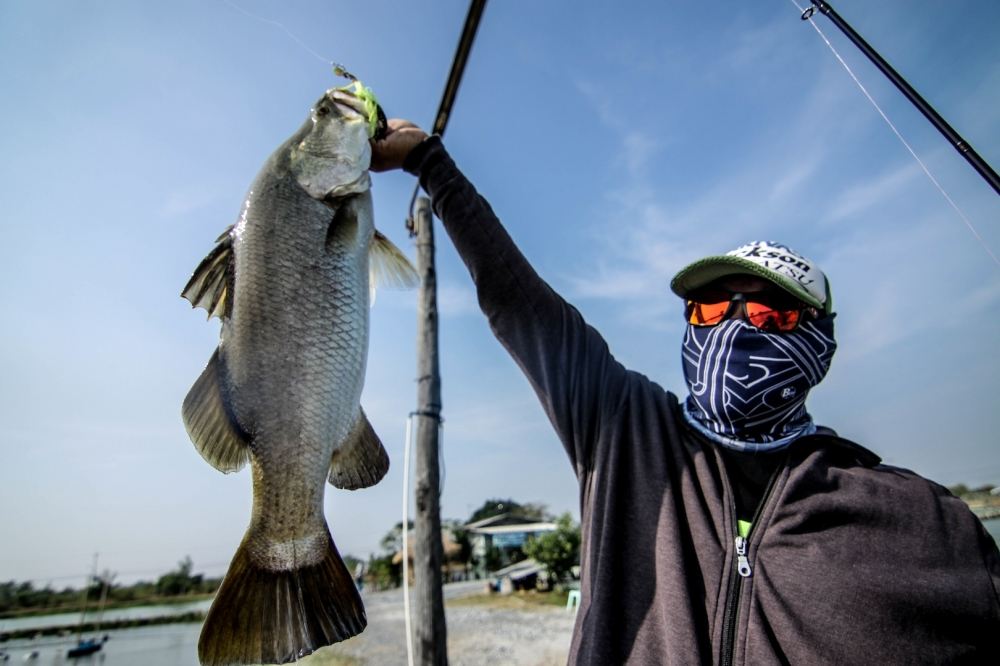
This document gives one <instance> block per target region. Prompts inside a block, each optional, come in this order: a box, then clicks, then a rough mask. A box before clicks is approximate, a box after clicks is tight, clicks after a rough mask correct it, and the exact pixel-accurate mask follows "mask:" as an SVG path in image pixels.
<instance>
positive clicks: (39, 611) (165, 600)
mask: <svg viewBox="0 0 1000 666" xmlns="http://www.w3.org/2000/svg"><path fill="white" fill-rule="evenodd" d="M213 596H215V593H214V592H210V593H205V594H185V595H181V596H169V597H165V596H163V597H161V596H151V597H145V598H142V599H129V600H128V601H112V600H110V599H109V600H108V601H107V602H106V603H105V604H104V610H117V609H121V608H136V607H138V606H177V605H180V604H192V603H196V602H198V601H204V600H205V599H211V598H212V597H213ZM82 610H83V608H82V606H81V605H80V604H79V603H72V604H58V605H54V606H46V607H43V608H22V609H18V610H15V611H7V612H5V613H0V620H9V619H14V618H22V617H37V616H39V615H56V614H59V613H79V612H80V611H82ZM96 610H97V603H96V602H94V601H90V602H88V603H87V613H93V612H95V611H96Z"/></svg>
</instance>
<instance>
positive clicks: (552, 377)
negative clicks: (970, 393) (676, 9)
mask: <svg viewBox="0 0 1000 666" xmlns="http://www.w3.org/2000/svg"><path fill="white" fill-rule="evenodd" d="M400 166H402V167H403V168H405V169H406V170H407V171H409V172H411V173H413V174H415V175H417V176H419V178H420V183H421V185H422V186H423V187H424V189H425V190H427V191H428V192H429V193H430V195H431V198H432V204H433V207H434V210H435V212H436V213H437V215H438V217H440V218H441V220H442V221H443V223H444V226H445V229H446V230H447V232H448V234H449V236H450V237H451V239H452V241H453V242H454V244H455V246H456V248H457V249H458V252H459V254H460V255H461V257H462V259H463V261H464V262H465V263H466V265H467V267H468V269H469V271H470V273H471V275H472V278H473V280H474V282H475V284H476V289H477V292H478V296H479V302H480V305H481V307H482V309H483V311H484V313H485V314H486V315H487V317H488V318H489V322H490V326H491V328H492V329H493V331H494V333H495V335H496V336H497V338H498V339H499V341H500V342H501V343H502V344H503V345H504V347H506V348H507V350H508V351H509V352H510V353H511V355H512V356H513V358H514V360H515V362H517V364H518V365H519V366H520V367H521V369H522V370H523V371H524V372H525V374H526V375H527V377H528V379H529V381H530V382H531V385H532V386H533V388H534V390H535V391H536V393H537V394H538V397H539V399H540V400H541V402H542V405H543V407H544V408H545V411H546V413H547V414H548V416H549V418H550V420H551V421H552V424H553V426H554V427H555V429H556V431H557V433H558V435H559V437H560V439H561V441H562V443H563V445H564V446H565V448H566V451H567V453H568V454H569V457H570V460H571V462H572V464H573V466H574V469H575V471H576V474H577V477H578V479H579V481H580V507H581V519H582V520H581V522H582V527H583V544H582V547H581V579H582V585H581V588H582V604H581V607H580V612H579V614H578V616H577V619H576V626H575V629H574V633H573V640H572V644H571V649H570V662H571V663H581V664H601V665H605V664H621V663H634V664H701V663H706V664H707V663H721V664H731V663H735V664H771V663H781V664H817V663H839V664H860V663H865V664H868V663H871V664H889V663H898V664H920V663H928V664H940V663H984V662H985V663H996V662H997V661H998V660H1000V598H998V588H1000V555H998V552H997V547H996V545H995V543H994V542H993V541H992V539H991V538H990V537H989V535H988V534H986V532H985V530H984V529H983V528H982V526H981V524H980V523H979V521H978V520H977V519H976V518H975V516H973V515H972V513H971V512H970V511H969V510H968V509H967V508H966V507H965V506H964V504H963V503H962V502H961V501H960V500H958V499H956V498H954V497H953V496H951V495H950V494H949V493H948V492H947V491H946V490H945V489H944V488H942V487H940V486H938V485H936V484H934V483H931V482H929V481H926V480H925V479H923V478H921V477H919V476H917V475H916V474H914V473H913V472H910V471H907V470H903V469H897V468H892V467H888V466H884V465H881V464H880V460H879V458H878V456H876V455H875V454H873V453H872V452H870V451H868V450H867V449H864V448H862V447H861V446H858V445H857V444H854V443H852V442H849V441H847V440H845V439H842V438H840V437H838V436H837V435H836V433H834V432H833V431H832V430H830V429H828V428H823V427H818V426H816V425H815V424H814V423H813V421H812V418H811V417H810V416H809V413H808V412H807V411H806V408H805V398H806V394H807V393H808V391H809V389H810V388H811V387H812V386H815V385H816V384H817V383H818V382H819V381H820V380H821V379H822V378H823V375H824V374H825V373H826V370H827V368H828V366H829V363H830V359H831V357H832V356H833V352H834V349H835V342H834V332H833V320H834V314H833V310H832V300H831V296H830V289H829V286H828V284H827V281H826V278H825V276H824V275H823V273H822V271H820V270H819V268H818V267H817V266H815V265H814V264H813V263H812V262H810V261H808V260H807V259H805V258H804V257H802V256H800V255H798V254H796V253H794V252H792V251H791V250H789V249H788V248H786V247H784V246H781V245H776V244H770V243H751V244H749V245H745V246H743V247H741V248H739V249H738V250H736V251H734V252H732V253H730V254H729V255H722V256H715V257H708V258H705V259H703V260H701V261H698V262H695V263H694V264H692V265H690V266H688V267H687V268H685V269H683V270H682V271H681V272H680V273H678V274H677V276H676V277H675V278H674V280H673V282H672V284H671V288H672V289H673V291H674V292H675V293H677V294H678V295H679V296H681V297H682V298H684V299H685V304H684V316H685V318H686V320H687V322H688V328H687V332H686V334H685V338H684V343H683V361H684V373H685V377H686V379H687V384H688V388H689V396H688V397H687V399H686V400H685V401H684V402H679V401H678V400H677V398H676V397H675V396H674V395H673V394H671V393H669V392H667V391H665V390H663V389H662V388H660V387H659V386H658V385H657V384H655V383H653V382H651V381H650V380H649V379H647V378H646V377H645V376H643V375H641V374H639V373H636V372H632V371H629V370H626V369H625V368H624V367H623V366H622V365H621V364H619V363H618V362H617V361H616V360H615V359H614V358H613V357H612V355H611V354H610V352H609V350H608V348H607V345H606V344H605V342H604V340H603V339H602V338H601V336H600V335H599V334H598V333H597V331H595V330H594V329H593V328H591V327H589V326H588V325H587V324H586V323H585V322H584V321H583V319H582V317H581V315H580V313H579V312H578V311H577V310H575V309H574V308H573V307H572V306H570V305H569V304H567V303H566V302H565V301H564V300H563V299H562V298H560V297H559V295H558V294H556V293H555V292H554V291H553V290H552V289H551V288H550V287H549V286H548V285H547V284H546V283H545V282H544V281H542V280H541V278H539V277H538V275H537V274H536V273H535V271H534V270H533V269H532V267H531V266H530V265H529V264H528V263H527V261H526V260H525V258H524V257H523V256H522V255H521V253H520V252H519V251H518V250H517V248H516V247H515V245H514V244H513V242H512V241H511V239H510V238H509V237H508V235H507V234H506V232H505V231H504V229H503V228H502V226H501V225H500V223H499V221H498V220H497V218H496V216H495V215H494V214H493V212H492V210H491V209H490V207H489V204H487V203H486V201H485V200H484V199H483V198H482V197H480V196H479V195H478V194H477V193H476V191H475V189H474V188H473V186H472V185H471V184H470V183H469V182H468V180H466V179H465V177H464V176H463V175H462V174H461V172H460V171H459V170H458V169H457V168H456V167H455V164H454V163H453V161H452V160H451V158H450V157H449V156H448V154H447V152H446V151H445V149H444V147H443V145H442V143H441V141H440V139H439V138H438V137H431V138H427V137H426V135H425V134H424V133H423V132H422V131H421V130H420V129H419V128H417V127H416V126H414V125H412V124H411V123H408V122H406V121H398V120H395V121H390V130H389V133H388V135H387V136H386V137H385V139H384V140H382V141H380V142H378V143H376V144H375V145H374V151H373V157H372V169H373V170H386V169H392V168H397V167H400Z"/></svg>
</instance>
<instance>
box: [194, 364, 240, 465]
mask: <svg viewBox="0 0 1000 666" xmlns="http://www.w3.org/2000/svg"><path fill="white" fill-rule="evenodd" d="M223 371H224V368H223V363H222V361H221V360H220V358H219V349H218V348H216V350H215V353H213V354H212V358H211V359H209V361H208V365H207V366H205V369H204V370H203V371H202V373H201V376H200V377H198V379H197V380H196V381H195V383H194V386H192V387H191V390H190V391H188V394H187V397H186V398H184V405H183V407H182V408H181V414H182V415H183V417H184V427H185V428H187V432H188V436H189V437H190V438H191V441H192V442H194V446H195V448H196V449H198V453H200V454H201V457H202V458H204V459H205V460H207V461H208V462H209V464H210V465H212V467H214V468H215V469H217V470H219V471H220V472H225V473H227V474H228V473H229V472H235V471H238V470H240V469H242V467H243V466H244V465H246V463H247V460H249V457H250V449H249V447H248V444H249V442H250V436H249V435H248V434H247V433H246V432H245V431H244V430H243V428H241V427H240V425H239V424H238V423H237V422H236V419H235V418H234V417H233V415H232V412H231V410H230V408H229V404H228V401H227V398H226V395H225V391H224V390H223V378H224V376H225V375H224V372H223Z"/></svg>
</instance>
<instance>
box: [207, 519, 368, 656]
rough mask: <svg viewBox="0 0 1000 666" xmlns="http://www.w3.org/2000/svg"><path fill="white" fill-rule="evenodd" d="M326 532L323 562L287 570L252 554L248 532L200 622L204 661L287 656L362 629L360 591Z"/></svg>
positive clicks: (316, 648) (362, 609) (330, 642)
mask: <svg viewBox="0 0 1000 666" xmlns="http://www.w3.org/2000/svg"><path fill="white" fill-rule="evenodd" d="M248 536H249V535H248ZM326 536H327V542H328V544H329V547H328V548H327V550H326V553H325V555H324V557H323V558H322V559H321V560H320V561H319V562H316V563H314V564H311V565H307V566H303V567H299V568H297V569H292V570H283V571H273V570H270V569H267V568H265V567H262V566H261V565H259V564H258V563H256V562H254V558H253V557H252V556H251V553H250V548H249V546H248V539H247V538H244V540H243V543H242V544H240V547H239V549H238V550H237V551H236V555H234V556H233V561H232V563H231V564H230V565H229V571H227V572H226V577H225V579H224V580H223V581H222V585H221V587H220V588H219V591H218V593H217V594H216V596H215V601H213V602H212V607H211V609H209V611H208V616H207V617H206V618H205V625H204V626H203V627H202V630H201V638H200V639H199V640H198V659H199V660H200V661H201V663H202V664H203V666H222V665H223V664H284V663H288V662H292V661H296V660H297V659H301V658H302V657H304V656H305V655H307V654H310V653H312V652H315V651H316V650H318V649H319V648H321V647H324V646H326V645H331V644H333V643H337V642H339V641H342V640H346V639H348V638H350V637H352V636H355V635H357V634H359V633H361V632H362V631H363V630H364V628H365V625H366V624H367V618H366V617H365V609H364V604H362V602H361V596H360V595H359V594H358V590H357V587H355V585H354V580H353V578H352V577H351V574H350V573H349V572H348V571H347V567H346V566H345V565H344V562H343V560H342V559H341V558H340V554H339V553H338V552H337V547H336V546H335V545H334V543H333V538H332V537H330V533H329V530H327V535H326Z"/></svg>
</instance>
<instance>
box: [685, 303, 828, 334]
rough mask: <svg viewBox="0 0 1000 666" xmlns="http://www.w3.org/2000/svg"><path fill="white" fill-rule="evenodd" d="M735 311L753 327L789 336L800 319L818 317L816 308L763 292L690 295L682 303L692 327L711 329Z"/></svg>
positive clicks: (731, 315)
mask: <svg viewBox="0 0 1000 666" xmlns="http://www.w3.org/2000/svg"><path fill="white" fill-rule="evenodd" d="M737 311H739V312H740V314H741V315H742V319H744V320H746V321H748V322H750V324H751V325H752V326H753V327H755V328H758V329H760V330H762V331H765V332H768V333H774V332H778V333H790V332H791V331H794V330H795V329H796V328H798V326H799V322H801V321H802V320H803V318H804V317H812V318H813V319H818V318H819V312H818V311H817V310H816V308H813V307H810V306H808V305H805V304H803V303H800V302H798V301H795V300H789V299H787V298H781V297H774V296H770V295H767V294H763V293H760V294H740V293H736V294H728V293H715V294H701V295H693V296H692V297H691V298H689V299H688V300H687V301H686V305H685V308H684V317H685V318H686V319H687V322H688V323H689V324H691V325H692V326H715V325H717V324H719V323H720V322H723V321H725V320H726V319H729V318H731V317H733V316H734V315H735V314H736V313H737Z"/></svg>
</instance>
